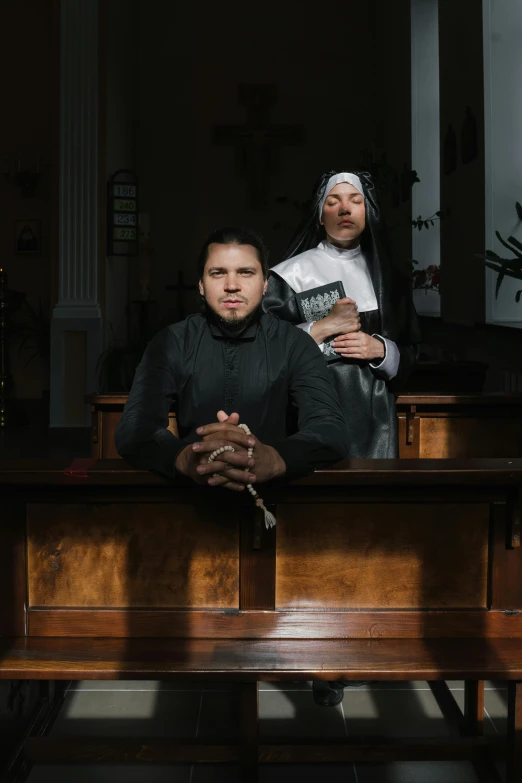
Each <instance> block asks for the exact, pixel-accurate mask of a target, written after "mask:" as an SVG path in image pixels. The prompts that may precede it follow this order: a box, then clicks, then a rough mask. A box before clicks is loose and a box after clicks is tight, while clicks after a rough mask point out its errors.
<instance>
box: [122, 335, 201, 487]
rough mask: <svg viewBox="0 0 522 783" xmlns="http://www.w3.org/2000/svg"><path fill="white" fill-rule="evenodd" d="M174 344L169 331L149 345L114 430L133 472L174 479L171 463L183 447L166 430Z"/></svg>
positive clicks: (171, 398) (173, 386)
mask: <svg viewBox="0 0 522 783" xmlns="http://www.w3.org/2000/svg"><path fill="white" fill-rule="evenodd" d="M177 348H178V346H177V341H176V338H175V336H174V335H173V333H172V331H171V329H170V327H167V328H166V329H163V330H162V331H161V332H159V333H158V334H157V335H156V336H155V337H154V338H153V339H152V340H151V342H150V343H149V345H148V346H147V349H146V351H145V353H144V354H143V358H142V360H141V362H140V364H139V366H138V369H137V370H136V375H135V376H134V381H133V383H132V388H131V390H130V394H129V399H128V400H127V403H126V405H125V408H124V410H123V415H122V417H121V419H120V421H119V423H118V427H117V428H116V433H115V436H114V442H115V444H116V449H117V450H118V454H119V455H120V456H121V457H123V459H124V460H126V461H127V462H129V463H130V464H131V465H133V466H134V467H136V468H142V469H145V470H153V471H156V472H157V473H161V474H162V475H164V476H167V477H168V478H174V477H175V476H176V468H175V462H176V457H177V456H178V454H179V452H180V451H181V450H182V449H183V448H184V447H185V446H186V443H185V442H184V441H183V440H181V439H180V438H176V436H175V435H173V434H172V432H170V430H168V429H167V426H168V423H169V410H170V408H171V404H172V402H173V401H174V399H175V398H176V396H177V389H176V380H175V373H174V370H175V366H176V362H177V360H178V350H177Z"/></svg>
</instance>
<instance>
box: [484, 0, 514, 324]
mask: <svg viewBox="0 0 522 783" xmlns="http://www.w3.org/2000/svg"><path fill="white" fill-rule="evenodd" d="M482 12H483V20H484V112H485V116H484V132H485V163H486V172H485V175H486V183H485V184H486V247H487V248H488V250H493V251H495V252H496V253H498V254H499V255H500V256H502V257H503V258H512V257H513V254H512V253H510V251H509V250H507V249H506V248H505V247H503V245H502V244H501V243H500V242H499V241H498V239H497V238H496V236H495V231H499V232H500V235H501V236H502V237H503V238H504V239H507V237H508V236H510V235H513V236H515V237H516V238H517V239H518V240H519V241H522V225H521V223H520V221H519V220H518V219H517V215H516V212H515V202H516V201H520V202H522V103H521V100H520V96H521V85H522V50H521V44H520V41H521V40H522V3H521V2H519V0H517V1H516V2H514V0H483V3H482ZM496 280H497V275H496V273H495V272H493V271H492V270H489V269H487V270H486V321H487V322H488V323H493V324H502V325H505V326H515V327H518V328H521V327H522V301H521V302H519V303H517V302H516V301H515V294H516V292H517V291H518V290H520V289H522V280H513V279H512V278H507V277H506V278H504V281H503V283H502V286H501V288H500V292H499V295H498V298H495V284H496Z"/></svg>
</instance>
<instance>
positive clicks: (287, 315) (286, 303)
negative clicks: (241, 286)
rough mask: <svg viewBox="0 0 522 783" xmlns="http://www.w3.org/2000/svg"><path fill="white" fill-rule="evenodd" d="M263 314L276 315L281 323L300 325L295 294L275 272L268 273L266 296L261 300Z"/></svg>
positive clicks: (300, 320) (300, 319)
mask: <svg viewBox="0 0 522 783" xmlns="http://www.w3.org/2000/svg"><path fill="white" fill-rule="evenodd" d="M263 310H264V311H265V313H272V315H277V317H278V318H281V320H282V321H288V322H289V323H291V324H300V323H302V321H303V319H302V318H301V316H300V314H299V309H298V307H297V301H296V298H295V292H294V290H293V288H291V287H290V286H289V285H288V283H287V282H286V281H285V280H283V278H282V277H279V275H278V274H277V273H276V272H270V277H269V278H268V286H267V289H266V294H265V296H264V298H263Z"/></svg>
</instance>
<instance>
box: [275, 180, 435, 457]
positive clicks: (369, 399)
mask: <svg viewBox="0 0 522 783" xmlns="http://www.w3.org/2000/svg"><path fill="white" fill-rule="evenodd" d="M330 174H331V172H329V173H328V175H325V176H324V178H323V179H324V180H325V181H324V186H325V185H326V182H327V181H328V179H329V176H330ZM358 176H359V178H360V179H361V182H362V184H363V188H364V196H365V200H366V201H365V203H366V228H365V230H364V232H363V234H362V235H361V249H362V251H363V254H364V257H365V259H366V262H367V264H368V268H369V272H370V276H371V279H372V283H373V287H374V291H375V296H376V299H377V305H378V309H377V310H372V311H370V312H366V313H361V314H360V315H361V330H362V331H364V332H366V333H367V334H378V335H380V336H382V337H385V338H388V339H389V340H392V341H393V342H394V343H395V344H396V345H397V348H398V350H399V354H400V362H399V368H398V372H397V375H396V376H395V377H394V378H393V379H392V380H387V379H385V378H383V377H382V374H380V373H379V369H378V368H377V369H374V368H372V367H371V366H370V362H368V361H357V360H351V359H345V358H342V357H341V358H339V360H336V361H333V362H332V361H331V362H329V363H328V370H329V373H330V377H331V379H332V383H333V384H334V386H335V388H336V390H337V392H338V395H339V399H340V401H341V406H342V408H343V412H344V414H345V419H346V422H347V424H348V428H349V432H350V442H349V444H347V456H349V457H352V458H361V459H364V458H372V459H381V458H393V457H398V454H399V444H398V425H397V416H396V408H395V396H396V394H397V393H398V392H399V391H401V389H403V388H404V383H405V381H406V379H407V378H408V376H409V375H410V373H411V371H412V369H413V367H414V365H415V362H416V360H417V354H418V344H419V342H420V330H419V324H418V319H417V314H416V312H415V307H414V305H413V299H412V289H411V278H410V277H409V276H408V275H405V274H404V273H402V272H400V271H399V270H398V269H397V268H396V267H394V266H392V260H391V254H390V253H389V250H388V245H387V242H386V237H385V235H384V233H383V230H382V226H381V222H380V217H379V209H378V205H377V200H376V198H375V192H374V186H373V182H372V180H371V177H370V175H368V174H358ZM322 192H324V187H323V191H320V189H319V190H318V191H317V194H316V195H317V203H318V201H319V200H320V197H321V194H322ZM317 203H315V202H314V203H313V204H312V205H311V213H310V216H309V218H308V223H307V222H306V221H305V224H304V226H303V227H302V229H301V231H300V232H298V234H297V235H296V239H295V240H294V242H293V244H292V245H291V247H290V249H289V252H288V253H287V255H286V258H291V257H293V256H295V255H297V254H299V253H302V252H304V251H306V250H308V249H310V248H311V247H314V246H315V245H316V244H317V228H316V227H315V229H314V228H313V226H314V224H315V226H316V225H317V220H316V217H315V215H316V214H317V211H316V210H317ZM314 210H315V212H314ZM331 282H335V281H334V280H332V281H331ZM263 307H264V310H265V311H266V312H270V313H273V314H274V315H277V316H278V317H279V318H282V319H284V320H285V321H289V322H290V323H292V324H296V325H297V324H299V323H302V321H303V319H302V317H301V316H300V313H299V309H298V307H297V301H296V296H295V292H294V291H293V289H292V288H291V287H290V286H289V285H288V283H287V282H286V281H285V280H283V279H282V278H281V277H280V276H279V275H278V274H277V273H274V272H271V274H270V279H269V282H268V289H267V294H266V296H265V300H264V305H263ZM310 339H313V338H312V337H310Z"/></svg>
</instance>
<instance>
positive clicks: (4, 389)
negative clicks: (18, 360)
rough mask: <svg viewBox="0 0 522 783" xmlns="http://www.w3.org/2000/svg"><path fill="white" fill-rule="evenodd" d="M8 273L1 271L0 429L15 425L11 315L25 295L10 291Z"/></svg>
mask: <svg viewBox="0 0 522 783" xmlns="http://www.w3.org/2000/svg"><path fill="white" fill-rule="evenodd" d="M7 282H8V281H7V272H4V271H3V270H2V269H0V429H4V428H6V427H8V426H10V425H11V424H12V423H13V420H12V413H11V406H10V404H9V399H8V398H9V395H10V393H11V391H12V388H13V378H12V376H11V373H10V372H9V350H8V344H7V341H8V337H9V326H10V320H11V315H12V313H14V312H15V311H16V310H18V308H19V307H20V304H21V302H22V299H23V298H24V294H22V293H20V292H19V291H10V290H9V289H8V287H7Z"/></svg>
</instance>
